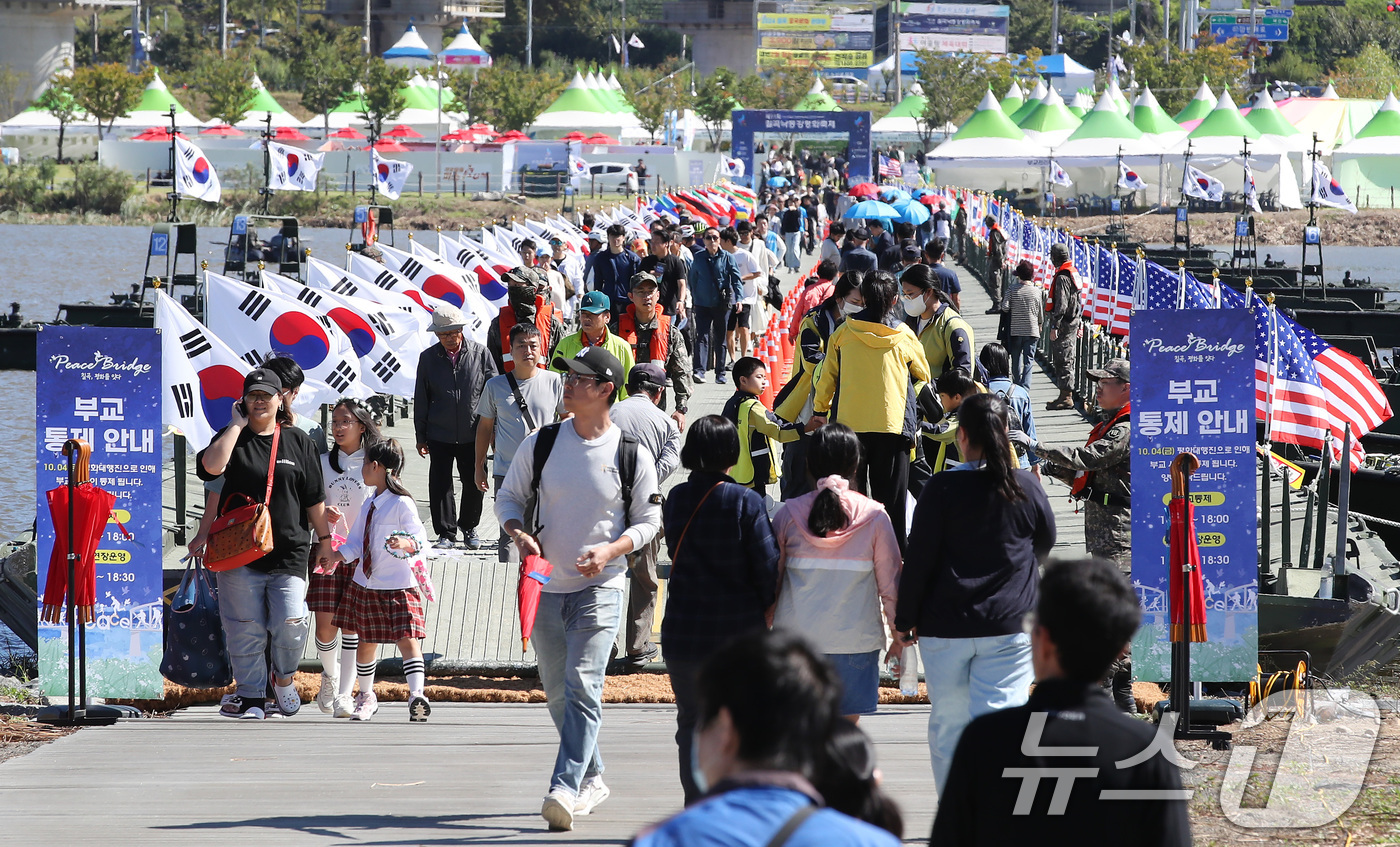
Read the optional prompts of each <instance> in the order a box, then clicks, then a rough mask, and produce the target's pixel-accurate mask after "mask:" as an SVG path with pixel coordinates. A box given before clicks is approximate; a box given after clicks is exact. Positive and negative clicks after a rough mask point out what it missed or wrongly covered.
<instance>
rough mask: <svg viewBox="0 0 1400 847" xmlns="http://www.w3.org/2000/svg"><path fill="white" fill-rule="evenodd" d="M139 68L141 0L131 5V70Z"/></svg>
mask: <svg viewBox="0 0 1400 847" xmlns="http://www.w3.org/2000/svg"><path fill="white" fill-rule="evenodd" d="M139 70H141V0H136V5H135V6H132V7H131V72H132V73H136V72H137V71H139Z"/></svg>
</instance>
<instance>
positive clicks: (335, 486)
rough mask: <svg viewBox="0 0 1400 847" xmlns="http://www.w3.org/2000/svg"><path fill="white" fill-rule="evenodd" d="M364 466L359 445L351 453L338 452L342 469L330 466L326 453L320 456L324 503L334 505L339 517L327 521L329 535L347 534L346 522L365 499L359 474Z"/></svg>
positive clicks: (348, 535) (329, 458)
mask: <svg viewBox="0 0 1400 847" xmlns="http://www.w3.org/2000/svg"><path fill="white" fill-rule="evenodd" d="M331 449H332V450H334V449H335V448H334V447H333V448H331ZM364 466H365V448H364V446H363V445H362V446H361V447H360V449H359V450H356V451H355V452H354V453H341V454H340V467H341V468H343V470H340V471H337V470H336V469H335V468H332V467H331V455H330V454H329V453H323V454H322V455H321V478H322V479H323V480H325V483H326V505H327V506H335V507H336V508H337V509H339V510H340V514H341V518H340V520H338V521H336V522H335V523H333V524H331V527H330V529H331V535H339V536H340V537H342V538H349V537H350V524H351V523H353V522H354V520H355V516H356V515H358V514H359V513H360V504H361V503H364V502H365V496H366V495H368V494H369V487H368V486H366V485H365V478H364V476H363V475H362V474H361V471H362V470H363V469H364ZM347 558H348V557H347Z"/></svg>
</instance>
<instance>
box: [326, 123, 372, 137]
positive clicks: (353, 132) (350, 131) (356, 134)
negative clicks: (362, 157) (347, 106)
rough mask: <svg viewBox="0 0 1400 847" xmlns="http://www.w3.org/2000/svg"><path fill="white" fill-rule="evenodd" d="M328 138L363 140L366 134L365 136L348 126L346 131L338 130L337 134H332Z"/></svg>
mask: <svg viewBox="0 0 1400 847" xmlns="http://www.w3.org/2000/svg"><path fill="white" fill-rule="evenodd" d="M327 137H328V138H354V139H361V138H364V137H365V134H364V133H363V132H360V131H359V130H358V129H355V128H354V127H349V126H347V127H345V128H344V129H338V130H336V131H335V132H333V133H331V134H330V135H329V136H327Z"/></svg>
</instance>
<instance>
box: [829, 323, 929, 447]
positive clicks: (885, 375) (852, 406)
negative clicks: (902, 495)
mask: <svg viewBox="0 0 1400 847" xmlns="http://www.w3.org/2000/svg"><path fill="white" fill-rule="evenodd" d="M868 316H869V313H868V312H861V313H859V315H856V316H853V317H849V318H847V319H846V321H845V323H843V324H841V326H840V327H838V328H837V330H836V331H835V332H833V333H832V334H831V338H830V339H828V340H827V342H826V357H825V359H824V360H823V361H822V367H821V373H819V374H818V375H817V396H816V400H815V401H813V405H812V408H813V410H814V412H815V413H816V414H818V415H825V414H826V413H827V411H828V410H829V409H831V405H832V400H833V399H838V401H839V406H838V407H837V414H836V419H835V421H836V422H837V423H843V424H845V425H846V426H848V427H850V428H851V429H853V430H855V431H856V432H887V433H908V434H911V435H912V432H913V429H914V425H913V421H912V420H910V418H911V417H912V404H911V403H910V394H911V386H910V382H909V380H910V378H911V377H912V378H913V379H914V381H915V382H928V381H929V370H928V360H927V359H926V358H925V357H924V349H923V346H922V345H920V344H919V339H917V338H915V337H914V333H913V332H911V331H910V329H909V327H908V326H906V325H904V324H902V323H901V324H900V325H899V326H896V327H890V326H887V325H885V324H883V323H876V322H874V321H870V320H862V318H865V317H868ZM838 392H839V397H838ZM911 443H912V442H911Z"/></svg>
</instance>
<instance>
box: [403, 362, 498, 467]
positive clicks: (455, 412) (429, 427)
mask: <svg viewBox="0 0 1400 847" xmlns="http://www.w3.org/2000/svg"><path fill="white" fill-rule="evenodd" d="M495 375H496V363H495V362H494V361H492V359H491V354H490V353H489V352H487V350H486V348H485V347H483V346H482V345H480V344H477V343H476V342H475V341H472V340H471V339H469V338H467V339H463V340H462V350H461V352H460V353H458V354H457V367H456V368H453V367H452V359H451V358H450V357H449V356H448V355H447V351H446V350H444V349H443V346H442V345H441V344H434V345H433V346H431V347H429V348H428V349H427V350H424V351H423V354H422V355H421V356H419V357H418V382H417V384H416V385H415V386H414V390H413V434H414V437H415V438H417V439H418V443H419V444H426V443H428V442H429V441H443V442H446V443H448V444H471V443H473V442H475V441H476V402H477V401H478V400H480V399H481V392H482V389H484V388H485V387H486V380H488V379H490V378H491V377H493V376H495Z"/></svg>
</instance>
